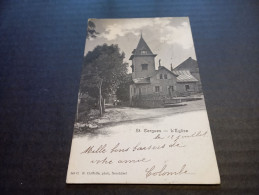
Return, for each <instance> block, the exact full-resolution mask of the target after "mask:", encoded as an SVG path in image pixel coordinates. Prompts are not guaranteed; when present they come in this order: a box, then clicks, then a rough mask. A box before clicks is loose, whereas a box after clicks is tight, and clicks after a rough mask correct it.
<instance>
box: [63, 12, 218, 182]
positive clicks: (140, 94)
mask: <svg viewBox="0 0 259 195" xmlns="http://www.w3.org/2000/svg"><path fill="white" fill-rule="evenodd" d="M66 182H67V183H68V184H82V183H88V184H89V183H96V184H97V183H112V184H119V183H120V184H220V176H219V170H218V166H217V160H216V156H215V151H214V146H213V140H212V135H211V130H210V125H209V120H208V116H207V111H206V106H205V102H204V95H203V92H202V84H201V79H200V73H199V68H198V64H197V58H196V54H195V49H194V44H193V39H192V33H191V27H190V22H189V18H188V17H174V18H132V19H89V20H88V28H87V38H86V44H85V53H84V63H83V68H82V75H81V81H80V89H79V93H78V104H77V110H76V117H75V123H74V134H73V139H72V146H71V153H70V159H69V165H68V171H67V181H66Z"/></svg>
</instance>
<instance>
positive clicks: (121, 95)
mask: <svg viewBox="0 0 259 195" xmlns="http://www.w3.org/2000/svg"><path fill="white" fill-rule="evenodd" d="M131 83H132V78H131V74H127V75H126V76H125V77H124V78H123V80H122V81H121V83H120V84H119V86H118V89H117V91H116V96H117V98H118V99H119V100H121V101H123V102H128V101H129V97H130V91H129V88H130V84H131Z"/></svg>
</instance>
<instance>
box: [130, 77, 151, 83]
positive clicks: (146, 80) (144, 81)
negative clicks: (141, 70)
mask: <svg viewBox="0 0 259 195" xmlns="http://www.w3.org/2000/svg"><path fill="white" fill-rule="evenodd" d="M133 82H134V83H135V84H149V83H150V78H149V77H148V78H136V79H133Z"/></svg>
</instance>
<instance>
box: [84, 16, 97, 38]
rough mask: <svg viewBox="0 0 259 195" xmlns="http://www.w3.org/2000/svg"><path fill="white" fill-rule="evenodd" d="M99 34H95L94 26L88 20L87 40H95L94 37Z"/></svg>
mask: <svg viewBox="0 0 259 195" xmlns="http://www.w3.org/2000/svg"><path fill="white" fill-rule="evenodd" d="M98 34H99V33H98V32H96V30H95V24H94V22H93V21H91V20H89V21H88V27H87V39H89V38H96V36H97V35H98Z"/></svg>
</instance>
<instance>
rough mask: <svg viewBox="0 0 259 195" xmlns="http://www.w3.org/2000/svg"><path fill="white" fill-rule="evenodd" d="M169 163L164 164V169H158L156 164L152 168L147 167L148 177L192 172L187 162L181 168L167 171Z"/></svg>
mask: <svg viewBox="0 0 259 195" xmlns="http://www.w3.org/2000/svg"><path fill="white" fill-rule="evenodd" d="M166 168H167V165H164V166H163V167H162V169H160V170H158V171H157V170H156V166H155V165H153V166H152V167H151V168H147V169H146V170H145V171H146V178H148V177H150V176H169V175H185V174H192V173H190V172H189V171H188V170H187V168H186V164H184V165H182V167H181V168H180V169H179V170H176V171H167V170H166Z"/></svg>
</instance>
